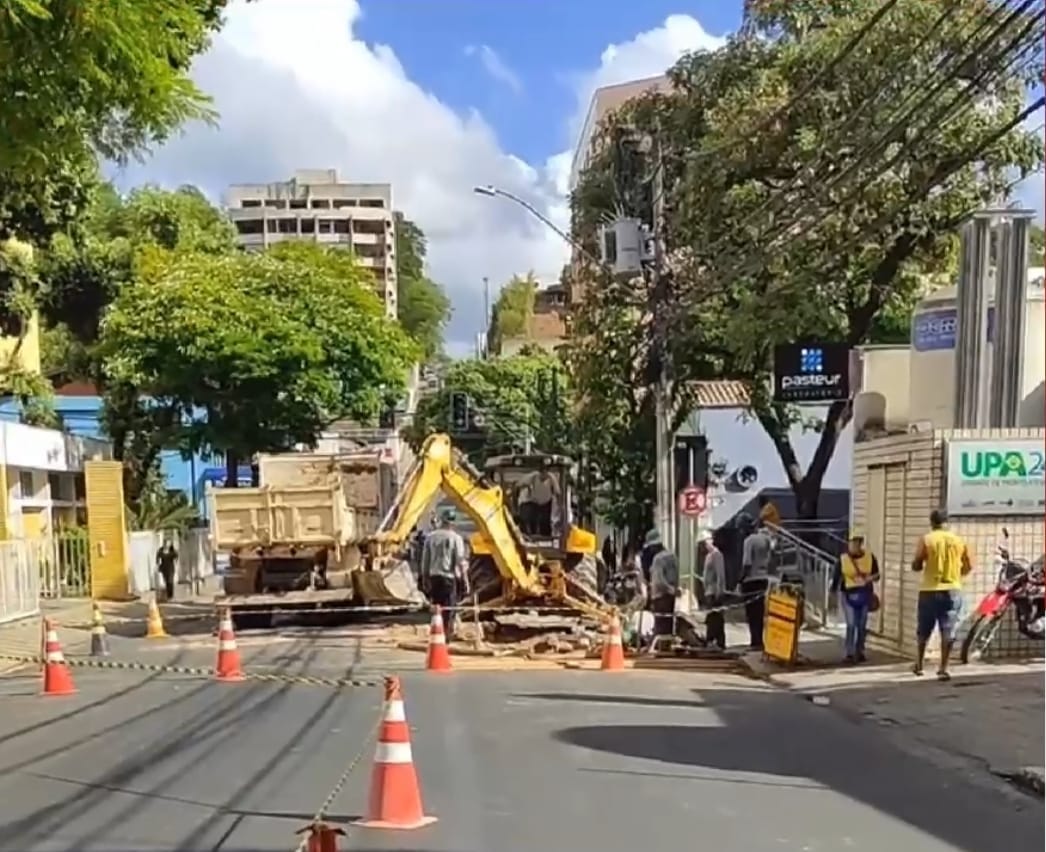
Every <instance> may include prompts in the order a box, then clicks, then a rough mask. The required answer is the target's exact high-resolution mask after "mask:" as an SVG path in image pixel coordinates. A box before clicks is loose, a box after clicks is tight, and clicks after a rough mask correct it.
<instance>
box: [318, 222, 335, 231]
mask: <svg viewBox="0 0 1046 852" xmlns="http://www.w3.org/2000/svg"><path fill="white" fill-rule="evenodd" d="M319 226H320V233H321V234H333V233H334V221H333V220H332V219H320V221H319Z"/></svg>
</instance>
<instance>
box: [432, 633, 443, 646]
mask: <svg viewBox="0 0 1046 852" xmlns="http://www.w3.org/2000/svg"><path fill="white" fill-rule="evenodd" d="M429 644H430V645H446V644H447V637H446V636H444V635H443V634H442V633H430V634H429Z"/></svg>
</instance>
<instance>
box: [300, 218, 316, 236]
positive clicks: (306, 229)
mask: <svg viewBox="0 0 1046 852" xmlns="http://www.w3.org/2000/svg"><path fill="white" fill-rule="evenodd" d="M301 232H302V233H303V234H315V233H316V220H315V219H302V220H301Z"/></svg>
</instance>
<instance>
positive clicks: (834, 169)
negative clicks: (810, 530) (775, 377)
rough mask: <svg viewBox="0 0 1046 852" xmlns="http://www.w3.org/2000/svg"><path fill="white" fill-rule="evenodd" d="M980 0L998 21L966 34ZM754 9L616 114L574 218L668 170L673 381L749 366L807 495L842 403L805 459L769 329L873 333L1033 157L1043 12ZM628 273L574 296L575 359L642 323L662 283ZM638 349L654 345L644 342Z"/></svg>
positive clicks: (811, 5) (790, 335) (911, 5)
mask: <svg viewBox="0 0 1046 852" xmlns="http://www.w3.org/2000/svg"><path fill="white" fill-rule="evenodd" d="M1011 12H1014V14H1013V16H1012V17H1011V18H1009V19H1007V16H1008V15H1010V13H1011ZM989 14H995V15H996V18H995V19H993V21H992V22H995V21H997V22H998V23H999V26H1000V28H999V30H998V32H997V33H996V34H995V35H994V37H993V38H992V39H991V40H990V41H987V40H985V39H988V38H989V36H991V35H992V34H993V32H995V27H988V28H987V29H986V30H985V31H984V33H983V34H982V35H981V42H975V43H974V44H975V45H979V49H976V47H975V48H974V49H973V50H972V51H971V47H970V38H971V36H972V34H973V33H975V32H976V31H977V28H978V26H980V25H981V24H982V23H984V22H985V16H986V15H989ZM748 16H749V17H748V21H747V25H748V27H747V30H746V31H745V33H744V34H743V35H741V36H738V37H736V38H734V39H732V40H731V41H730V42H728V44H727V45H726V46H725V47H723V48H722V49H720V50H718V51H715V52H701V53H696V54H692V55H689V56H686V57H684V58H683V59H682V60H681V61H680V62H679V63H678V64H677V65H676V66H675V67H674V68H672V69H671V71H670V72H669V76H670V78H671V81H672V83H673V89H672V91H670V92H668V93H667V94H652V95H649V96H645V97H643V98H641V99H639V100H637V101H636V102H634V103H633V104H631V105H630V106H629V107H628V108H627V109H625V110H623V111H620V112H618V113H617V114H615V116H614V117H613V120H612V121H611V123H610V125H609V126H608V127H606V128H605V129H604V138H605V140H606V141H607V143H608V144H607V145H606V146H605V149H604V150H605V153H604V154H603V155H602V156H601V157H597V158H596V160H595V161H594V163H593V165H592V167H591V168H590V169H589V171H588V173H587V174H586V175H585V176H584V177H583V180H582V182H581V185H580V187H579V189H578V191H577V192H576V193H575V196H574V198H573V208H574V229H575V235H576V237H577V238H578V239H579V240H581V241H583V242H587V243H588V244H589V245H592V246H593V248H594V236H595V229H596V226H597V225H598V224H599V223H600V222H601V221H603V220H605V219H606V218H607V217H608V216H611V215H613V214H614V213H615V211H623V212H625V213H628V214H632V215H639V216H641V217H642V218H644V219H646V220H647V221H649V220H650V201H651V195H652V194H653V192H654V188H655V186H656V185H657V184H658V183H660V185H662V186H663V187H664V202H665V203H664V226H663V235H664V238H665V243H666V248H667V262H666V272H667V273H668V275H669V276H670V279H669V280H670V288H669V289H670V293H669V299H668V309H667V311H666V313H667V317H666V328H665V338H666V340H667V347H668V351H669V352H670V355H671V363H672V365H673V373H672V376H671V378H672V380H673V381H672V387H673V389H674V391H675V402H676V404H677V405H679V406H684V405H685V404H686V403H685V399H684V398H683V391H685V390H686V388H687V387H688V386H689V383H690V382H691V381H692V380H694V379H702V378H709V377H729V378H735V379H741V380H744V381H745V382H747V383H748V387H749V392H750V396H751V400H752V414H753V415H754V416H755V417H756V418H757V419H758V420H759V422H760V423H761V424H762V425H763V427H764V428H765V429H766V431H767V433H768V434H769V436H770V437H771V439H772V440H773V441H774V444H775V447H776V448H777V451H778V454H779V455H780V457H781V461H782V464H783V466H784V468H785V471H786V473H787V476H788V479H789V482H790V483H791V485H792V488H793V490H794V491H795V493H796V497H797V499H798V502H799V506H800V511H801V512H803V513H804V514H807V515H810V514H813V513H815V512H816V508H817V500H818V497H819V492H820V484H821V481H822V479H823V476H824V473H825V471H826V470H827V467H828V463H829V461H830V460H831V457H832V453H833V451H834V449H835V445H836V443H837V441H838V437H839V435H840V433H841V431H842V429H843V428H844V427H845V425H846V424H847V422H848V420H849V418H850V415H851V409H850V406H849V404H848V403H845V402H838V403H833V404H832V405H831V406H830V407H829V408H828V410H827V413H826V415H825V417H824V419H823V422H821V423H820V424H819V428H820V429H821V441H820V446H819V447H818V449H817V452H816V453H815V456H814V458H813V460H812V461H811V463H810V464H809V466H808V467H806V468H805V469H804V467H803V465H802V464H801V463H800V461H799V460H798V459H797V458H796V455H795V452H794V450H793V447H792V445H791V442H790V440H789V437H788V435H789V429H790V427H791V426H792V425H793V424H795V423H797V422H799V417H800V415H799V412H798V411H796V410H795V409H794V408H791V407H786V406H780V405H775V404H773V403H772V402H771V400H770V399H769V386H770V385H769V375H770V367H771V357H772V350H773V346H774V344H776V343H779V342H791V341H795V340H800V339H804V338H812V339H820V340H840V341H845V342H846V343H848V344H849V345H851V346H855V345H858V344H861V343H864V342H867V341H868V340H869V339H870V335H872V334H873V332H874V331H875V329H876V323H877V321H878V322H879V323H880V324H881V323H882V322H883V318H884V317H886V316H887V315H888V314H889V313H890V312H891V311H893V312H896V313H898V314H899V315H901V316H904V315H905V314H906V312H907V311H908V310H910V307H911V304H912V302H913V301H914V300H915V299H917V298H919V297H920V296H921V295H922V293H923V292H924V290H925V288H926V282H927V275H933V274H934V273H936V272H939V271H940V270H941V269H943V268H945V267H946V266H947V265H948V263H949V258H950V257H951V253H952V251H953V250H954V232H955V229H956V227H957V225H958V224H959V223H960V222H961V221H962V220H963V218H964V217H965V216H967V215H968V214H969V213H970V212H971V211H972V210H973V209H975V208H976V207H978V206H979V205H982V204H985V203H989V202H992V201H994V200H996V199H997V198H998V196H999V195H1000V194H1005V193H1006V192H1007V191H1008V190H1009V189H1010V188H1011V186H1012V181H1013V179H1014V176H1015V174H1016V175H1017V176H1018V177H1019V176H1021V175H1026V174H1029V173H1031V172H1033V171H1034V170H1036V169H1037V168H1038V167H1039V166H1040V165H1041V163H1042V147H1041V141H1040V140H1039V139H1038V138H1037V137H1036V136H1035V135H1034V134H1031V133H1027V132H1025V131H1023V130H1022V129H1021V121H1022V119H1023V117H1024V115H1025V107H1026V96H1027V92H1028V90H1029V87H1030V86H1031V85H1032V84H1033V82H1034V80H1036V79H1037V78H1038V76H1040V73H1041V58H1040V57H1041V54H1040V53H1039V52H1038V51H1037V49H1036V47H1037V44H1038V43H1040V42H1041V38H1042V31H1041V23H1040V22H1039V21H1037V20H1035V19H1033V18H1031V17H1027V16H1022V15H1021V14H1020V9H1018V8H1016V7H1014V6H1013V5H1010V6H1006V5H1005V4H994V3H984V2H982V0H959V2H957V3H955V4H948V5H947V6H946V7H944V8H942V4H940V3H938V2H936V0H908V2H903V3H899V4H895V5H894V6H893V7H884V6H883V5H882V4H881V3H879V2H877V0H853V2H849V0H848V2H846V3H840V2H836V0H804V2H802V3H793V2H784V0H756V2H753V3H750V4H749V6H748ZM873 16H878V18H877V20H876V21H875V23H874V24H872V25H870V27H869V28H868V30H867V32H865V33H864V34H863V36H861V37H860V38H859V39H858V35H859V32H860V31H861V28H862V27H864V26H865V25H868V24H870V22H871V21H872V18H873ZM855 41H856V43H857V45H858V46H857V47H856V48H850V49H848V45H852V44H853V43H855ZM1011 43H1015V44H1016V47H1013V46H1012V44H1011ZM839 57H841V58H839ZM1022 60H1023V61H1022ZM913 106H914V107H916V108H915V109H914V110H913V109H912V107H913ZM658 148H660V152H661V156H660V160H661V172H660V175H659V178H660V180H659V181H654V180H651V177H652V175H653V174H654V171H655V167H656V165H657V161H658V160H659V157H658ZM633 284H634V285H635V286H616V287H612V288H607V295H606V297H605V298H600V299H593V300H592V301H591V304H590V305H588V306H586V307H585V308H584V309H583V311H582V314H583V315H582V317H581V318H580V323H581V325H582V327H584V328H588V329H589V330H590V333H589V335H588V336H587V337H585V338H584V340H583V341H582V343H581V345H579V346H577V347H576V352H575V355H574V358H575V363H576V364H577V365H578V366H577V368H576V369H577V374H578V375H584V374H586V373H587V374H595V373H597V372H598V369H599V365H600V364H602V363H613V359H612V358H611V357H608V355H607V354H606V353H605V352H604V349H605V345H604V343H603V340H604V339H606V338H607V337H610V338H612V339H617V338H618V337H620V336H622V335H625V334H626V333H627V330H628V329H636V328H640V327H643V326H644V325H648V324H649V322H650V316H651V310H650V305H651V295H652V294H651V293H650V291H649V289H648V288H644V286H643V284H642V282H633ZM609 329H614V331H613V332H612V333H609V331H608V330H609ZM643 337H644V339H646V340H649V339H650V337H651V335H649V334H646V335H643ZM637 357H641V358H643V360H644V361H646V362H647V363H649V362H650V360H651V353H650V351H649V348H647V349H645V350H644V351H643V352H641V353H637ZM584 364H587V365H588V369H587V370H586V369H583V365H584ZM583 390H586V391H587V389H585V388H583Z"/></svg>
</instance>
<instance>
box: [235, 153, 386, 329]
mask: <svg viewBox="0 0 1046 852" xmlns="http://www.w3.org/2000/svg"><path fill="white" fill-rule="evenodd" d="M225 204H226V207H227V208H228V213H229V217H230V218H231V219H232V221H233V223H234V224H235V225H236V230H237V231H238V232H239V235H240V245H242V246H243V247H244V248H245V249H247V250H253V251H261V250H262V249H264V248H266V247H268V246H271V245H273V244H274V243H278V242H282V241H283V240H314V241H316V242H318V243H322V244H323V245H330V246H336V247H341V248H347V249H352V252H353V253H354V254H355V255H356V258H357V260H358V261H359V263H360V265H362V266H364V267H366V268H367V269H369V270H371V271H372V272H373V273H374V277H375V287H376V290H377V292H378V295H379V296H381V297H382V299H383V300H384V302H385V312H386V313H387V314H388V315H389V316H390V317H395V316H396V314H397V304H396V226H395V220H394V219H393V214H392V185H391V184H387V183H343V182H341V181H339V179H338V172H337V169H300V170H298V171H296V172H295V173H294V176H293V177H292V178H291V179H290V180H288V181H283V182H281V183H261V184H236V185H234V186H230V187H229V189H228V192H227V193H226V198H225Z"/></svg>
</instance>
